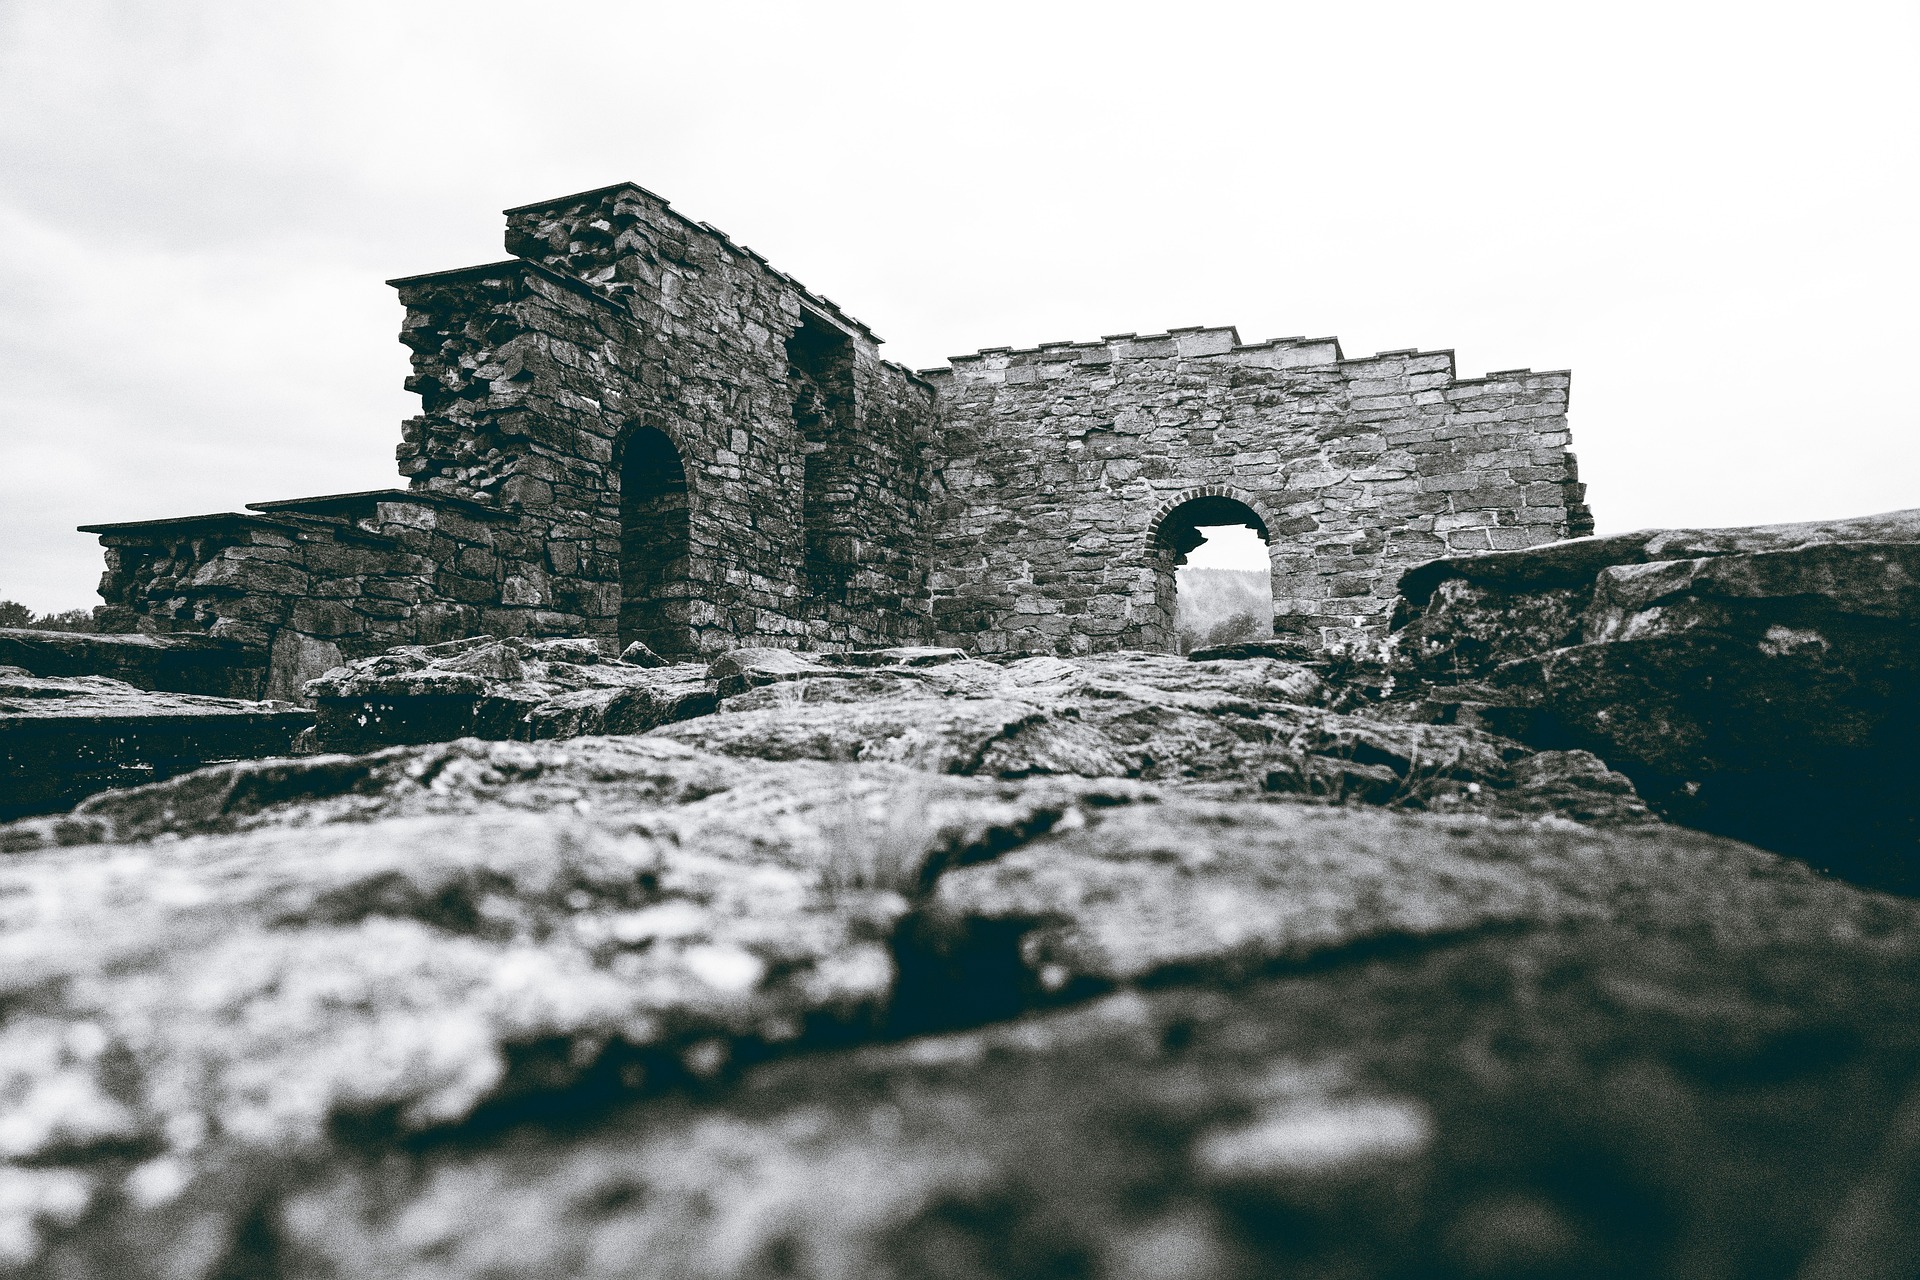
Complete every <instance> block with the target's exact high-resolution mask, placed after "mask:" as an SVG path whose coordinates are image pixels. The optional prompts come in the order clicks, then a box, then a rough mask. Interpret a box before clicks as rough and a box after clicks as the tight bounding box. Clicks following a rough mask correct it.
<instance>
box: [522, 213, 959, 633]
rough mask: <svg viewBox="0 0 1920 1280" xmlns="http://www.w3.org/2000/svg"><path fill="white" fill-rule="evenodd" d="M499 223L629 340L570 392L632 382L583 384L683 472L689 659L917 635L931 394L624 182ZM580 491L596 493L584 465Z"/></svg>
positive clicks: (829, 306) (782, 281) (839, 316)
mask: <svg viewBox="0 0 1920 1280" xmlns="http://www.w3.org/2000/svg"><path fill="white" fill-rule="evenodd" d="M507 219H508V223H507V248H508V250H509V251H510V252H512V253H515V254H518V255H520V256H521V257H522V258H524V259H526V260H528V261H530V262H535V263H539V264H541V265H542V266H544V267H546V268H548V269H549V270H551V271H553V272H556V273H559V274H561V275H564V276H567V277H569V278H572V279H577V280H581V281H585V282H587V283H588V284H590V286H591V287H592V288H593V290H594V291H595V292H596V293H598V294H599V295H600V296H601V297H603V298H606V299H607V300H609V301H610V302H612V303H613V304H615V306H616V307H618V308H619V309H620V310H621V311H622V312H623V315H624V317H625V320H626V325H625V329H624V332H625V334H626V335H627V337H628V341H627V342H626V343H625V344H619V345H616V346H614V347H613V348H611V349H609V350H608V351H606V352H605V354H604V356H603V358H602V359H601V360H600V361H599V362H597V363H595V362H592V361H590V360H588V361H582V362H580V363H575V364H571V365H569V366H568V367H569V368H570V370H575V371H581V372H584V374H585V375H586V377H585V381H587V382H588V383H589V384H591V383H592V381H593V379H594V378H595V377H596V376H598V375H601V374H603V373H604V372H605V371H606V370H608V369H610V368H614V367H618V368H619V369H621V370H622V371H624V370H634V371H637V375H638V376H637V377H635V376H631V375H627V376H620V377H615V378H612V379H608V380H606V381H604V382H603V383H602V384H601V385H604V386H607V387H608V388H609V389H610V390H612V389H618V390H619V391H620V393H621V395H620V399H619V400H618V401H617V402H616V401H615V400H613V399H612V398H610V397H603V399H604V405H603V407H602V409H601V412H602V413H603V414H604V415H606V416H607V417H608V418H619V419H621V420H623V421H624V422H626V423H641V424H644V425H646V426H650V427H654V428H657V429H659V430H661V431H664V432H665V433H666V434H667V436H668V437H669V438H670V439H671V440H672V441H673V442H674V444H675V445H676V447H677V448H678V449H679V451H680V454H681V456H682V457H683V458H684V459H685V460H686V461H687V468H688V470H687V475H688V482H689V484H688V487H689V499H690V502H691V506H692V527H693V533H692V538H693V544H694V545H693V554H692V557H691V569H690V580H691V590H692V598H693V600H694V606H693V616H692V625H693V627H694V630H695V632H696V636H697V644H696V646H695V647H696V649H697V650H698V651H699V652H713V651H715V650H718V649H724V648H727V647H729V646H731V645H734V644H740V643H747V642H751V643H758V644H772V645H782V646H789V647H791V646H796V645H800V644H803V643H804V644H807V645H809V646H811V647H816V648H838V647H845V646H847V645H867V646H872V645H886V644H894V643H901V642H906V641H911V640H917V639H920V638H921V636H922V635H923V633H924V628H925V617H926V601H925V597H926V585H925V584H926V561H925V557H924V554H923V553H921V551H920V548H921V546H922V545H923V544H924V540H925V531H924V529H923V527H922V525H921V520H922V517H923V514H924V511H925V502H924V500H923V499H922V497H921V496H920V495H922V494H923V493H924V492H925V489H926V483H927V482H926V477H925V467H926V464H925V461H924V460H923V458H922V450H923V446H924V443H925V441H926V440H927V438H928V437H929V436H930V434H931V431H932V423H933V411H934V405H933V392H932V388H931V387H930V386H929V385H928V384H927V383H926V382H925V381H924V380H923V379H921V378H919V377H918V376H917V375H915V374H913V373H911V372H909V371H908V370H906V369H904V368H902V367H900V366H899V365H896V364H892V363H889V362H887V361H884V360H882V359H881V358H880V356H879V342H880V340H879V339H878V338H877V337H876V336H875V335H874V334H873V333H872V331H871V330H869V329H868V328H867V327H866V326H865V325H863V324H861V323H860V322H859V321H858V320H855V319H853V318H852V317H851V316H848V315H847V314H846V313H845V312H843V311H842V310H841V309H840V308H839V307H838V306H836V305H835V304H834V303H833V302H832V301H831V300H829V299H826V298H823V297H821V296H819V295H817V294H814V293H812V292H810V291H808V290H807V289H805V288H804V287H802V286H801V285H799V284H798V283H797V282H796V281H794V280H793V279H792V278H791V277H789V276H787V275H786V274H784V273H783V272H780V271H778V270H776V269H774V268H773V267H772V266H770V265H769V264H768V263H767V262H766V260H765V259H763V258H761V257H760V256H759V255H758V254H755V253H753V252H752V251H751V250H748V249H744V248H742V247H740V246H738V245H735V244H734V243H733V242H732V241H731V240H729V239H728V238H727V237H726V236H725V235H724V234H722V233H721V232H720V231H718V230H717V229H715V228H713V227H710V226H707V225H706V224H704V223H694V222H690V221H688V220H687V219H685V218H683V217H681V216H680V215H679V214H678V213H676V212H674V211H673V210H672V209H671V208H670V206H669V205H668V204H667V202H666V201H665V200H662V199H661V198H660V197H658V196H656V195H653V194H652V193H651V192H647V191H644V190H642V189H641V188H638V187H634V186H631V185H623V186H616V187H610V188H607V189H604V190H601V191H593V192H587V193H585V194H583V195H579V196H569V197H565V198H562V199H560V200H554V201H547V202H544V203H541V204H537V205H528V206H525V207H523V208H519V209H511V210H508V213H507ZM823 373H824V374H825V375H826V376H827V377H828V378H829V380H830V381H832V382H833V383H834V384H835V385H834V386H832V387H831V388H823V387H821V386H819V385H818V384H819V378H820V376H821V375H822V374H823ZM536 380H537V379H536ZM597 394H598V393H594V392H591V391H590V390H589V389H586V388H583V389H582V392H581V395H582V398H583V399H585V398H591V397H593V396H595V395H597ZM578 452H579V451H576V456H578ZM522 456H523V458H524V457H527V455H522ZM510 465H515V464H511V463H510ZM517 465H520V466H522V467H525V466H528V465H533V464H532V463H531V460H530V459H529V460H527V461H523V462H520V463H518V464H517ZM581 488H582V490H584V491H588V492H597V493H600V494H606V493H608V492H609V486H607V485H606V483H605V482H604V480H603V479H600V478H596V477H593V476H592V475H590V474H589V475H586V476H585V477H584V483H583V485H582V486H581ZM613 492H615V493H617V489H615V490H613ZM614 518H615V519H616V520H617V515H616V516H615V517H614Z"/></svg>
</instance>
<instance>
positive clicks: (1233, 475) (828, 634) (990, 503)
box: [87, 184, 1590, 697]
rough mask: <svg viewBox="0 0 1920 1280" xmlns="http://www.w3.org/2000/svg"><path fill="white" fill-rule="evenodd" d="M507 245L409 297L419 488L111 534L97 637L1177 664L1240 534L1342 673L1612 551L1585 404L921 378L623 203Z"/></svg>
mask: <svg viewBox="0 0 1920 1280" xmlns="http://www.w3.org/2000/svg"><path fill="white" fill-rule="evenodd" d="M506 247H507V250H508V251H509V252H510V253H511V254H513V255H514V256H513V257H512V258H511V259H509V260H507V261H504V262H496V263H488V264H483V265H481V266H477V267H467V268H462V269H459V270H455V271H443V272H436V273H433V274H429V275H420V276H409V277H405V278H402V279H398V280H394V281H391V282H390V283H391V284H392V285H393V286H394V287H395V288H396V289H397V290H398V291H399V295H400V300H401V302H402V303H403V304H404V306H405V307H406V319H405V321H404V324H403V326H402V330H401V340H402V341H403V342H404V343H405V344H406V345H407V347H408V348H409V349H410V351H411V352H412V369H413V371H412V375H411V376H410V377H409V378H408V380H407V386H408V388H409V389H410V390H412V391H414V392H416V393H417V394H418V395H419V396H420V406H421V411H420V413H419V414H418V415H417V416H416V417H414V418H412V419H410V420H409V421H408V422H407V423H405V424H404V426H403V428H402V442H401V444H400V446H399V448H398V450H397V459H398V462H399V467H400V471H401V473H402V474H403V475H404V476H405V477H406V478H407V481H408V484H409V488H408V489H407V490H404V491H401V490H384V491H379V492H375V493H363V494H341V495H333V496H330V497H325V498H304V499H294V500H289V501H283V502H265V503H255V504H251V505H250V507H249V511H248V513H245V514H243V513H237V512H227V513H220V514H216V515H211V516H195V517H188V518H185V519H180V520H163V521H147V522H141V523H138V524H115V525H91V526H87V530H88V531H89V532H94V533H98V534H99V535H100V536H101V540H102V542H103V543H104V544H105V545H106V547H107V558H108V569H107V574H106V576H105V578H104V579H103V580H102V583H101V593H102V595H103V596H104V597H105V598H106V600H107V602H108V603H107V606H106V607H105V609H104V610H103V618H102V620H103V623H105V624H106V625H107V626H109V627H112V628H117V629H120V630H139V631H144V632H149V633H155V634H181V633H187V634H203V635H208V636H213V637H218V638H224V639H228V640H233V641H237V642H240V643H242V644H244V645H246V646H248V647H249V648H250V649H251V650H253V651H255V652H256V654H257V653H259V652H265V653H267V654H270V655H271V660H270V662H264V663H262V662H255V663H254V665H255V666H257V667H260V668H261V669H264V670H265V671H266V672H267V676H266V687H265V688H264V689H263V690H262V692H264V693H270V694H272V695H273V696H278V697H293V696H298V694H299V692H300V688H301V685H302V684H303V683H304V681H305V680H307V679H309V678H311V677H312V676H314V675H317V674H319V672H320V671H322V670H325V669H326V668H327V667H328V666H331V665H332V664H334V663H337V662H339V661H342V660H343V659H351V658H355V657H359V656H363V655H365V654H367V653H371V652H375V651H377V650H379V649H382V648H385V647H388V646H391V645H396V644H412V643H436V642H439V641H441V640H448V639H456V638H460V637H464V636H471V635H478V634H494V635H500V636H536V637H537V636H556V635H570V636H581V637H591V638H595V639H598V640H601V641H604V642H605V643H606V644H607V645H608V646H614V645H624V644H626V643H627V642H629V641H631V640H635V639H641V640H644V641H645V642H646V643H647V644H648V645H650V646H652V647H653V648H655V649H657V650H659V651H661V652H663V653H665V654H667V655H669V656H674V657H687V658H696V657H700V656H703V655H711V654H714V653H718V652H720V651H723V650H726V649H730V648H734V647H737V646H741V645H761V646H774V647H784V648H798V647H807V648H813V649H819V650H836V649H847V648H883V647H887V646H889V645H896V644H908V643H922V642H927V641H938V642H942V643H947V644H954V645H963V646H966V647H968V648H971V649H974V650H976V651H980V652H985V653H1006V652H1014V651H1021V650H1044V651H1056V652H1086V651H1091V650H1103V649H1113V648H1119V647H1136V648H1149V649H1165V648H1169V647H1171V646H1172V644H1173V630H1172V614H1173V605H1174V599H1173V571H1174V567H1175V566H1176V565H1177V564H1178V563H1180V561H1181V559H1182V557H1183V556H1184V555H1185V553H1187V552H1188V551H1190V550H1192V549H1193V547H1194V546H1195V545H1197V544H1198V542H1199V541H1200V535H1199V534H1198V533H1197V532H1195V530H1196V528H1197V527H1200V526H1205V525H1207V524H1210V523H1234V522H1239V523H1245V524H1249V525H1252V526H1253V527H1254V528H1256V529H1258V530H1259V531H1260V533H1261V534H1262V535H1263V536H1265V537H1266V538H1267V539H1268V540H1269V541H1270V543H1271V544H1272V547H1273V587H1274V601H1275V613H1276V626H1277V627H1278V629H1279V630H1281V631H1283V632H1286V631H1291V632H1294V633H1299V634H1304V635H1306V636H1308V637H1309V638H1312V639H1314V640H1316V641H1318V642H1322V643H1325V642H1332V641H1338V640H1341V639H1344V638H1349V637H1352V636H1355V635H1360V634H1369V633H1379V632H1381V631H1384V629H1385V624H1386V622H1387V617H1388V613H1389V610H1390V607H1391V602H1392V600H1393V583H1394V579H1395V578H1396V577H1397V574H1398V572H1399V571H1400V570H1401V569H1404V568H1405V567H1407V566H1409V565H1412V564H1414V563H1417V562H1419V561H1422V560H1426V559H1430V558H1432V557H1434V556H1437V555H1441V554H1445V553H1448V552H1456V551H1466V550H1478V549H1486V548H1508V547H1524V546H1531V545H1533V544H1535V543H1538V542H1544V541H1548V540H1551V539H1555V538H1560V537H1565V536H1567V535H1569V534H1578V533H1583V532H1586V531H1587V530H1588V529H1589V528H1590V521H1589V519H1588V517H1587V514H1586V508H1585V507H1584V506H1583V505H1582V503H1581V496H1582V491H1581V486H1580V485H1579V484H1578V483H1577V481H1576V477H1575V474H1574V468H1573V458H1572V455H1571V454H1569V453H1567V451H1566V443H1567V433H1566V418H1565V414H1566V399H1567V375H1566V374H1564V373H1545V374H1534V373H1529V372H1527V371H1525V370H1521V371H1517V372H1511V373H1501V374H1493V375H1489V376H1488V377H1487V378H1484V379H1479V380H1461V379H1457V378H1455V376H1454V372H1453V361H1452V357H1451V355H1450V354H1448V353H1445V352H1440V353H1425V354H1423V353H1420V352H1387V353H1383V354H1381V355H1378V356H1371V357H1367V358H1365V359H1360V360H1346V359H1343V358H1342V357H1341V353H1340V350H1339V345H1338V343H1336V342H1334V341H1333V340H1331V339H1323V340H1316V341H1306V340H1302V339H1288V340H1282V341H1278V342H1270V343H1264V344H1259V345H1244V344H1242V343H1240V341H1239V338H1238V335H1237V334H1236V333H1235V332H1234V331H1233V330H1231V329H1184V330H1175V331H1173V332H1171V333H1168V334H1161V335H1156V336H1149V337H1137V336H1134V335H1123V336H1121V337H1118V338H1113V339H1109V340H1104V341H1101V342H1095V343H1080V344H1073V343H1052V344H1047V345H1044V346H1042V347H1039V348H1035V349H1032V350H1027V351H1012V350H1008V349H1004V348H1000V349H992V350H987V351H982V352H980V353H979V354H977V355H974V356H968V357H963V358H961V359H958V360H956V361H954V363H953V366H952V367H951V368H948V369H942V370H936V371H932V372H930V373H929V374H927V375H924V376H923V375H919V374H915V373H912V372H911V371H909V370H906V369H904V368H902V367H901V366H899V365H897V364H893V363H891V362H889V361H886V360H883V359H881V358H880V355H879V343H880V340H879V338H878V337H876V336H875V335H874V334H873V332H872V331H871V330H869V329H868V328H867V327H866V326H865V325H864V324H862V323H861V322H859V321H858V320H855V319H854V318H852V317H851V316H849V315H847V314H846V313H845V312H844V311H842V310H841V309H840V307H839V306H838V305H836V304H835V303H834V302H833V301H832V300H831V299H828V298H826V297H823V296H822V295H820V294H817V293H813V292H811V291H810V290H808V289H806V288H804V287H803V286H801V285H800V284H799V283H797V282H796V281H794V280H793V279H792V278H791V277H789V276H787V275H785V274H784V273H782V272H780V271H778V270H776V269H775V268H773V267H772V266H770V265H769V264H768V263H767V262H766V261H765V259H763V258H761V257H760V256H759V255H758V254H755V253H754V252H752V251H751V250H749V249H746V248H744V247H742V246H740V245H736V244H734V243H733V242H732V241H731V240H729V239H728V238H727V237H726V236H725V235H723V234H722V233H720V232H719V231H718V230H716V229H714V228H713V227H711V226H708V225H707V224H705V223H696V222H692V221H690V220H688V219H687V218H685V217H683V216H682V215H681V214H679V213H678V212H676V211H674V210H673V209H672V208H671V207H670V206H669V205H668V204H667V202H666V201H665V200H662V199H661V198H660V197H658V196H656V195H653V194H652V193H650V192H648V191H645V190H643V189H642V188H639V187H636V186H633V185H632V184H620V185H617V186H613V187H607V188H603V189H601V190H598V191H590V192H584V193H581V194H579V195H573V196H565V197H562V198H560V199H557V200H550V201H545V202H542V203H540V204H534V205H527V206H523V207H521V208H517V209H510V210H508V211H507V231H506Z"/></svg>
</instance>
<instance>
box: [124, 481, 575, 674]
mask: <svg viewBox="0 0 1920 1280" xmlns="http://www.w3.org/2000/svg"><path fill="white" fill-rule="evenodd" d="M86 531H87V532H89V533H95V534H98V535H99V537H100V541H101V542H102V543H103V544H105V546H106V554H107V571H106V573H105V575H104V576H103V577H102V578H101V580H100V594H101V596H102V597H104V598H105V599H106V601H107V604H106V605H105V606H103V607H102V608H101V609H100V610H98V611H97V612H98V613H99V614H100V616H101V621H102V622H103V623H104V624H105V625H107V626H109V627H111V628H113V629H116V630H121V631H142V632H147V633H150V634H158V635H170V634H188V635H195V634H198V635H207V636H212V637H215V638H217V639H223V640H230V641H236V642H238V643H240V644H242V645H244V646H246V647H247V648H249V649H252V650H254V651H256V652H259V651H264V652H265V653H266V654H267V655H268V663H267V664H266V666H265V667H263V668H261V669H260V676H259V678H260V687H259V688H257V689H255V688H246V689H241V690H237V691H236V692H239V693H241V694H242V695H243V696H249V697H273V698H289V699H291V698H298V697H299V696H300V687H301V685H302V684H304V683H305V682H306V681H307V680H310V679H312V678H313V677H315V676H317V675H319V674H320V673H321V672H323V671H325V670H327V669H328V668H329V667H332V666H335V665H337V664H339V663H340V662H342V661H346V660H349V659H352V658H358V657H363V656H365V655H367V654H370V653H378V652H380V651H381V650H383V649H387V648H390V647H392V646H394V645H398V644H434V643H438V642H439V641H441V640H449V639H455V638H458V637H461V636H467V635H478V634H487V633H492V634H506V635H528V634H532V635H556V634H574V633H575V632H576V631H577V630H578V629H579V624H580V622H581V619H579V618H578V617H572V616H568V615H562V614H556V613H553V612H552V611H551V610H548V609H545V608H542V607H540V606H539V605H538V604H537V603H534V602H531V601H527V602H524V603H514V602H515V601H518V600H520V598H521V594H522V593H520V592H519V591H518V589H517V588H516V587H515V586H514V585H513V582H512V580H513V578H514V577H515V574H514V572H513V570H514V569H515V568H516V567H517V566H518V565H519V564H520V563H521V562H522V561H523V560H524V559H525V557H526V555H527V539H526V538H525V536H524V534H523V533H522V532H521V531H520V529H519V528H518V522H517V521H515V520H514V519H513V518H512V517H511V516H507V515H504V514H502V513H500V512H498V511H494V510H492V509H490V508H487V507H485V506H482V505H480V504H477V503H471V502H466V501H463V500H461V499H457V498H451V497H447V496H444V495H438V494H430V493H419V494H415V493H409V492H407V491H405V490H384V491H375V492H371V493H362V494H340V495H336V496H334V497H331V498H320V499H296V500H294V501H292V502H264V503H256V504H254V513H239V512H226V513H220V514H215V515H207V516H189V517H185V518H181V519H175V520H151V521H140V522H136V523H130V524H109V525H88V526H86ZM503 601H504V602H507V603H503Z"/></svg>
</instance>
